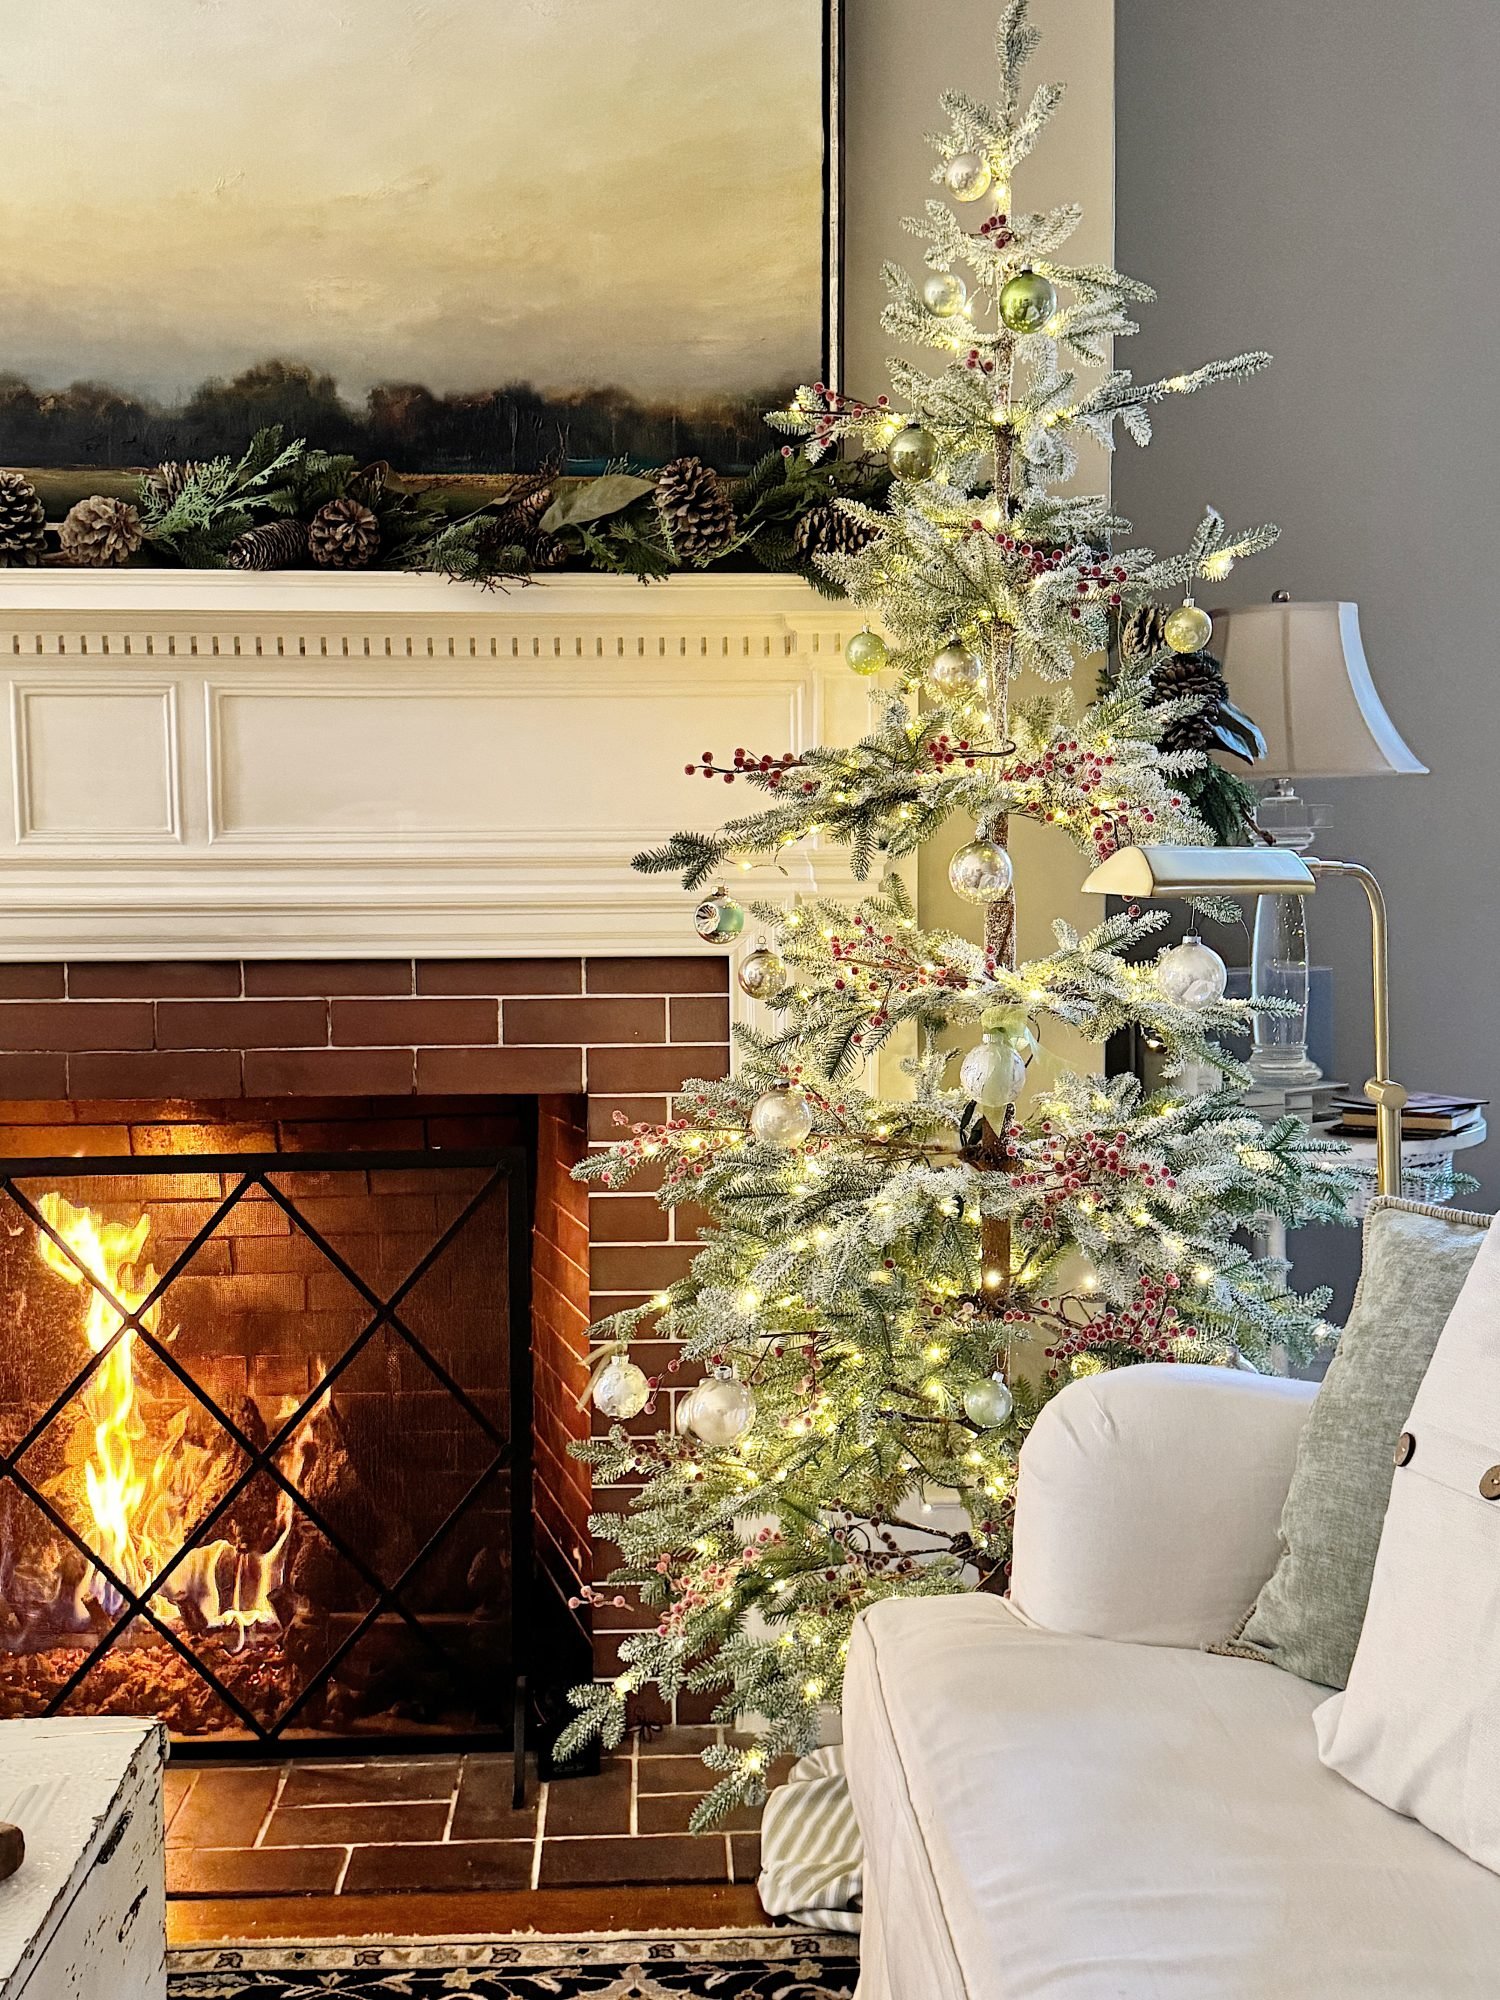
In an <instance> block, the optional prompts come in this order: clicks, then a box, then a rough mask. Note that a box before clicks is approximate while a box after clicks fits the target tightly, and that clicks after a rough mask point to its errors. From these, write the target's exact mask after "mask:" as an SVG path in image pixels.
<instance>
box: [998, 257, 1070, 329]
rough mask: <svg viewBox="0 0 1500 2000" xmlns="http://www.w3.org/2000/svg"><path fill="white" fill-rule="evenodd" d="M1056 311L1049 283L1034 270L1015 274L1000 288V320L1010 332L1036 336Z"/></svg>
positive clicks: (1054, 294) (1052, 291)
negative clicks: (1034, 334)
mask: <svg viewBox="0 0 1500 2000" xmlns="http://www.w3.org/2000/svg"><path fill="white" fill-rule="evenodd" d="M1056 311H1057V293H1056V292H1055V291H1054V290H1053V288H1052V281H1051V280H1050V279H1049V278H1044V277H1042V276H1041V274H1040V273H1039V272H1037V271H1018V272H1017V273H1016V275H1015V276H1014V277H1013V278H1010V279H1007V281H1006V283H1005V284H1004V285H1002V286H1001V288H1000V317H1001V319H1002V320H1003V321H1004V322H1005V324H1006V326H1007V327H1009V329H1010V331H1011V332H1012V333H1036V332H1038V331H1039V330H1040V329H1041V328H1042V327H1044V326H1045V325H1046V324H1047V322H1048V320H1049V319H1051V317H1052V315H1053V314H1054V313H1055V312H1056Z"/></svg>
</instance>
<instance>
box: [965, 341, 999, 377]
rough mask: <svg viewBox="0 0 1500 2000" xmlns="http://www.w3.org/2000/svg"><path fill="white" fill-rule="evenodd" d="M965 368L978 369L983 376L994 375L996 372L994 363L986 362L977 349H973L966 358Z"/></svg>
mask: <svg viewBox="0 0 1500 2000" xmlns="http://www.w3.org/2000/svg"><path fill="white" fill-rule="evenodd" d="M964 366H965V368H977V369H978V371H979V373H980V374H981V375H993V374H994V372H995V364H994V362H993V361H988V360H986V359H985V358H984V357H983V356H982V355H981V354H980V352H979V349H978V348H977V347H971V348H970V349H969V351H968V353H967V354H966V355H965V356H964Z"/></svg>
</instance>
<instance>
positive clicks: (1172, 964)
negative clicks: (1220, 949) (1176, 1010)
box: [1156, 931, 1229, 1007]
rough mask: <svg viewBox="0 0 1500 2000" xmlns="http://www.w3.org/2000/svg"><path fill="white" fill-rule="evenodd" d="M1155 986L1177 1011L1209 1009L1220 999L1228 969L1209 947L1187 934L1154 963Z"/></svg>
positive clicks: (1192, 932)
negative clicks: (1174, 1003)
mask: <svg viewBox="0 0 1500 2000" xmlns="http://www.w3.org/2000/svg"><path fill="white" fill-rule="evenodd" d="M1156 983H1157V985H1158V986H1160V988H1161V990H1162V992H1163V993H1165V994H1166V996H1167V998H1168V999H1169V1000H1175V1001H1176V1003H1177V1005H1178V1006H1179V1007H1212V1005H1213V1004H1214V1002H1215V1001H1216V1000H1222V999H1223V998H1224V989H1225V988H1226V987H1227V986H1228V984H1229V969H1228V967H1227V966H1226V965H1225V963H1224V961H1223V959H1222V958H1220V956H1219V954H1218V953H1217V952H1216V951H1215V950H1214V948H1213V946H1212V945H1208V944H1205V943H1204V942H1203V940H1202V938H1201V937H1199V936H1198V934H1197V932H1196V931H1190V932H1189V933H1188V935H1187V936H1186V937H1185V938H1184V939H1183V940H1182V943H1181V944H1174V945H1173V946H1172V948H1171V949H1170V950H1169V951H1164V952H1163V953H1162V954H1161V956H1160V957H1159V958H1158V959H1157V961H1156Z"/></svg>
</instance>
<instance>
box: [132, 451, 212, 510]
mask: <svg viewBox="0 0 1500 2000" xmlns="http://www.w3.org/2000/svg"><path fill="white" fill-rule="evenodd" d="M202 470H203V461H202V460H201V459H198V458H166V459H163V460H162V462H161V464H160V465H159V466H157V468H156V470H155V471H154V472H148V473H147V474H146V477H145V479H144V480H143V481H142V484H143V485H145V486H148V487H149V488H150V489H151V491H150V495H149V497H150V498H151V499H152V500H154V501H155V502H156V504H157V506H158V507H160V508H161V510H162V512H163V513H165V512H166V510H167V508H168V507H170V506H171V505H172V503H173V501H174V500H180V499H181V498H182V489H183V488H184V487H185V486H186V485H187V483H188V481H189V480H190V479H195V478H196V477H197V475H198V474H199V473H200V472H201V471H202Z"/></svg>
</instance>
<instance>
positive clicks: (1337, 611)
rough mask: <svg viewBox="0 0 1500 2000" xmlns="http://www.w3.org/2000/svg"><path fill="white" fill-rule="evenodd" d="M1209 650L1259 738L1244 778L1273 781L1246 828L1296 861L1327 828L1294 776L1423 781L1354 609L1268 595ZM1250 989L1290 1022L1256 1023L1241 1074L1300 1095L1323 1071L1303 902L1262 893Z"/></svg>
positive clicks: (1224, 615) (1226, 621)
mask: <svg viewBox="0 0 1500 2000" xmlns="http://www.w3.org/2000/svg"><path fill="white" fill-rule="evenodd" d="M1213 621H1214V638H1213V641H1212V642H1211V643H1212V645H1213V648H1214V651H1215V653H1216V654H1217V656H1218V657H1219V659H1220V660H1221V661H1222V663H1223V667H1224V678H1225V680H1226V681H1227V682H1228V685H1229V691H1230V693H1231V695H1232V696H1233V697H1234V700H1235V702H1236V703H1237V704H1238V706H1239V707H1241V708H1243V709H1244V710H1245V711H1246V713H1247V714H1249V715H1252V716H1254V718H1255V720H1256V722H1257V723H1259V725H1260V727H1261V729H1262V731H1263V732H1264V734H1265V739H1266V753H1265V756H1264V757H1263V758H1261V759H1258V760H1257V762H1256V766H1255V771H1254V776H1255V777H1257V778H1270V779H1273V780H1275V783H1274V784H1273V786H1272V787H1271V789H1270V791H1269V792H1268V793H1267V794H1266V796H1265V797H1263V798H1262V800H1261V804H1260V808H1259V810H1258V811H1257V813H1256V823H1257V825H1258V826H1259V827H1260V828H1261V830H1262V832H1263V833H1265V835H1266V836H1267V838H1268V839H1269V840H1271V841H1273V842H1274V843H1275V844H1276V846H1277V847H1279V848H1284V849H1289V850H1291V851H1293V852H1295V853H1305V852H1306V850H1307V849H1308V848H1310V847H1311V846H1312V843H1313V838H1314V835H1315V834H1316V832H1317V830H1318V828H1319V827H1321V826H1322V825H1324V824H1325V823H1326V820H1327V811H1326V809H1325V808H1324V807H1321V806H1316V805H1309V804H1308V803H1307V801H1306V800H1304V799H1302V798H1299V797H1298V795H1297V791H1296V789H1295V781H1296V780H1297V779H1299V778H1377V777H1379V778H1383V777H1389V776H1393V775H1396V774H1404V773H1415V772H1423V771H1425V770H1426V769H1427V766H1426V765H1425V764H1423V763H1422V762H1421V761H1420V760H1419V759H1418V758H1417V757H1415V756H1413V754H1412V752H1411V751H1410V750H1409V749H1408V748H1407V746H1406V744H1405V743H1404V742H1403V741H1402V739H1401V735H1400V732H1399V731H1398V730H1397V728H1396V725H1395V724H1394V723H1393V722H1392V721H1391V718H1390V717H1389V716H1388V715H1387V714H1386V712H1385V709H1384V707H1383V706H1382V704H1381V700H1380V696H1379V695H1378V694H1377V693H1376V691H1375V683H1374V680H1373V679H1372V678H1371V674H1370V668H1369V663H1368V662H1367V661H1366V659H1365V649H1364V643H1363V641H1362V640H1361V638H1360V632H1359V606H1358V605H1357V604H1339V603H1322V604H1294V603H1293V602H1292V601H1291V599H1290V598H1289V597H1288V596H1287V594H1286V593H1285V592H1284V591H1278V592H1277V594H1276V596H1275V597H1274V598H1273V599H1272V600H1271V602H1270V603H1269V604H1249V605H1241V606H1236V607H1235V608H1234V609H1232V610H1227V611H1215V612H1214V613H1213ZM1250 991H1251V993H1252V994H1253V995H1254V996H1255V997H1256V998H1257V999H1277V1000H1287V1001H1290V1002H1291V1003H1292V1005H1293V1007H1294V1008H1295V1009H1296V1011H1295V1013H1290V1014H1261V1015H1258V1016H1257V1017H1256V1021H1255V1031H1254V1046H1253V1049H1252V1052H1251V1056H1250V1068H1251V1071H1252V1073H1253V1075H1254V1076H1255V1077H1256V1079H1257V1081H1259V1082H1261V1083H1263V1084H1267V1085H1269V1086H1271V1087H1272V1088H1276V1089H1287V1088H1297V1087H1306V1086H1308V1085H1310V1084H1314V1083H1316V1082H1317V1081H1318V1080H1319V1077H1320V1076H1321V1074H1322V1072H1321V1071H1320V1070H1319V1068H1318V1066H1317V1064H1316V1063H1314V1062H1312V1061H1311V1060H1310V1059H1309V1057H1308V1053H1307V993H1308V956H1307V919H1306V914H1305V908H1304V898H1303V897H1302V896H1301V895H1298V894H1295V893H1293V894H1290V895H1288V894H1285V893H1280V892H1276V891H1271V892H1268V893H1266V894H1263V895H1261V896H1260V897H1259V898H1258V900H1257V902H1256V906H1255V934H1254V941H1253V945H1252V950H1251V973H1250Z"/></svg>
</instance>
